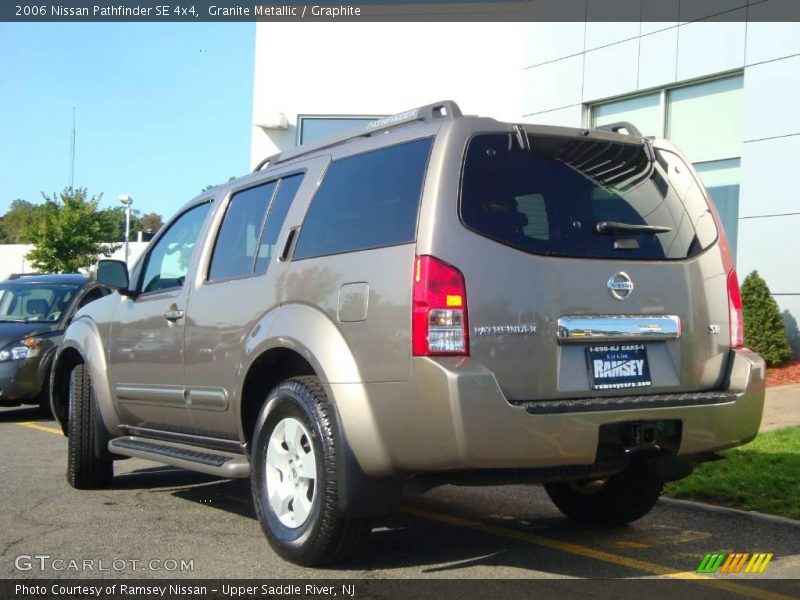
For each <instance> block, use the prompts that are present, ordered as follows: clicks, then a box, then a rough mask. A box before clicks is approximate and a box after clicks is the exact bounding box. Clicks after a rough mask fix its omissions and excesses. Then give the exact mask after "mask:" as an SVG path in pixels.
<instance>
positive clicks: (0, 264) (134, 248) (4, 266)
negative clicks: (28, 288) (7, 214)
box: [0, 242, 149, 281]
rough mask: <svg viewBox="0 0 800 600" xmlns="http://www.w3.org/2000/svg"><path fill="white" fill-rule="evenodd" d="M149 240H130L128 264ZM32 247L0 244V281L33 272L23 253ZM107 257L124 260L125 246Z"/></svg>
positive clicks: (134, 259)
mask: <svg viewBox="0 0 800 600" xmlns="http://www.w3.org/2000/svg"><path fill="white" fill-rule="evenodd" d="M148 243H149V242H131V243H130V260H129V261H128V264H130V265H133V263H135V262H136V260H137V259H138V258H139V256H141V254H142V252H144V249H145V248H147V244H148ZM32 248H33V246H32V245H30V244H0V281H2V280H5V279H8V276H9V275H11V274H12V273H35V272H36V269H34V268H33V266H32V265H31V263H30V261H28V260H27V259H26V258H25V255H26V254H28V252H30V251H31V249H32ZM108 258H115V259H117V260H125V247H124V246H122V247H121V248H120V249H119V250H117V251H116V252H114V253H113V254H112V255H111V256H109V257H108Z"/></svg>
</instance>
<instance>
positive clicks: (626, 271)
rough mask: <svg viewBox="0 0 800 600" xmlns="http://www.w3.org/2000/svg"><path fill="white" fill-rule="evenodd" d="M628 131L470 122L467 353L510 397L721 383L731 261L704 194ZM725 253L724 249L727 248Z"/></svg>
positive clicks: (464, 211)
mask: <svg viewBox="0 0 800 600" xmlns="http://www.w3.org/2000/svg"><path fill="white" fill-rule="evenodd" d="M669 148H670V147H669V146H668V145H666V146H664V147H662V148H661V149H658V148H653V146H652V145H651V144H650V143H649V142H645V141H643V140H642V139H640V138H636V137H633V136H623V135H612V134H594V133H593V134H591V135H587V136H581V135H575V136H563V135H549V134H545V135H543V134H541V133H534V132H533V131H528V132H526V131H525V130H522V129H521V128H517V131H516V132H512V133H510V134H506V133H486V134H477V135H474V136H473V137H472V138H471V139H470V141H469V143H468V145H467V150H466V156H465V160H464V163H463V172H462V180H461V193H460V204H459V212H460V218H461V223H462V225H463V226H464V227H466V228H467V230H469V232H471V233H470V237H471V239H470V242H469V244H468V248H466V249H464V250H463V251H462V252H459V253H458V255H457V256H455V257H449V258H451V259H452V260H453V263H454V264H455V265H456V266H457V267H458V268H459V269H461V271H462V272H463V274H464V277H465V282H466V296H467V300H468V310H469V326H470V345H469V350H470V355H471V356H472V357H473V358H475V359H476V360H478V361H480V362H481V363H482V364H484V365H485V366H486V367H488V368H489V369H491V371H492V372H493V373H494V374H495V376H496V378H497V381H498V383H499V384H500V386H501V388H502V389H503V391H504V393H505V394H506V396H507V398H508V399H509V400H510V401H518V402H523V401H530V400H545V399H560V398H580V397H588V396H613V395H631V394H636V395H638V394H650V393H672V392H684V391H685V392H690V391H702V390H709V389H715V388H718V387H719V386H720V385H721V384H722V381H723V378H724V373H725V368H726V362H727V356H728V354H729V352H728V351H729V348H730V343H729V307H728V273H726V268H725V266H724V264H723V263H724V261H723V252H722V251H721V249H720V244H719V243H718V240H719V233H718V226H717V224H716V222H715V217H714V213H713V212H712V210H711V209H710V207H709V205H708V203H707V194H706V192H705V190H704V189H703V187H702V185H701V184H700V183H699V182H698V181H697V178H696V177H695V175H694V174H693V171H692V169H691V168H690V167H689V166H688V165H686V163H685V162H684V161H683V159H682V158H681V157H680V155H679V154H678V153H677V152H674V151H671V149H669ZM725 251H727V250H725Z"/></svg>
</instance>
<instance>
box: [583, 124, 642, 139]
mask: <svg viewBox="0 0 800 600" xmlns="http://www.w3.org/2000/svg"><path fill="white" fill-rule="evenodd" d="M595 129H599V130H601V131H610V132H611V133H621V132H622V131H623V130H625V132H626V133H627V134H628V135H632V136H634V137H644V136H643V135H642V132H641V131H639V128H638V127H636V125H634V124H633V123H629V122H628V121H617V122H616V123H609V124H608V125H598V126H597V127H595Z"/></svg>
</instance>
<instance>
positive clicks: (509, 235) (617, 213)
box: [459, 134, 716, 260]
mask: <svg viewBox="0 0 800 600" xmlns="http://www.w3.org/2000/svg"><path fill="white" fill-rule="evenodd" d="M672 156H675V155H672ZM675 158H677V157H675ZM659 162H661V163H664V162H665V161H664V157H659V161H657V162H656V163H651V162H650V161H649V160H648V158H647V154H646V153H645V150H644V148H643V147H641V146H639V145H637V144H621V143H613V142H605V141H599V140H590V139H583V138H566V137H555V136H531V150H523V149H521V148H520V147H519V146H518V145H516V144H515V143H514V140H512V139H511V137H510V136H509V135H506V134H482V135H477V136H475V137H473V138H472V139H471V140H470V142H469V144H468V147H467V151H466V157H465V161H464V168H463V173H462V181H461V200H460V209H459V210H460V216H461V220H462V222H463V223H464V225H466V226H467V227H468V228H470V229H472V230H473V231H475V232H477V233H479V234H481V235H483V236H485V237H488V238H491V239H493V240H496V241H498V242H500V243H503V244H506V245H509V246H513V247H515V248H517V249H519V250H523V251H525V252H531V253H535V254H546V255H554V256H567V257H590V258H607V259H638V260H679V259H685V258H687V257H690V256H693V255H695V254H697V253H699V252H701V251H702V250H704V249H706V248H708V247H709V246H710V245H711V244H713V243H714V241H715V240H716V229H715V227H714V224H713V219H712V218H711V215H710V211H709V209H708V205H707V203H706V201H705V196H704V194H703V190H702V187H700V186H699V185H697V184H695V185H694V186H690V187H688V188H684V189H682V190H681V189H680V187H676V186H675V185H673V182H672V181H671V179H670V175H669V172H668V171H669V169H668V167H667V168H666V169H665V168H664V166H666V165H664V166H662V164H659ZM686 171H687V172H688V167H687V168H686ZM603 224H605V226H604V225H603ZM624 226H629V227H627V228H626V227H624ZM653 228H656V229H653ZM648 229H649V231H648Z"/></svg>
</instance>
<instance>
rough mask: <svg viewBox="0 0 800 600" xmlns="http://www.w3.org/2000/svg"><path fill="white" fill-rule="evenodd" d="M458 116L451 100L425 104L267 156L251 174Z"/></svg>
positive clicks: (457, 109) (458, 111) (458, 112)
mask: <svg viewBox="0 0 800 600" xmlns="http://www.w3.org/2000/svg"><path fill="white" fill-rule="evenodd" d="M460 116H462V115H461V109H460V108H459V107H458V104H456V103H455V102H453V101H452V100H442V101H441V102H434V103H433V104H426V105H425V106H420V107H419V108H413V109H411V110H407V111H404V112H401V113H397V114H396V115H391V116H389V117H383V118H381V119H376V120H375V121H372V122H370V123H367V124H366V125H360V126H358V127H354V128H352V129H348V130H347V131H345V132H344V133H341V134H338V135H336V136H333V137H330V138H326V139H324V140H322V141H320V142H315V143H313V144H306V145H302V146H298V147H297V148H292V149H291V150H287V151H286V152H281V153H279V154H273V155H272V156H269V157H267V158H265V159H264V160H262V161H261V162H260V163H258V164H257V165H256V167H255V168H254V169H253V173H256V172H258V171H260V170H261V169H263V168H264V167H265V166H267V165H275V164H278V163H280V162H284V161H287V160H289V159H292V158H297V157H298V156H303V155H304V154H310V153H311V152H316V151H317V150H323V149H325V148H330V147H331V146H336V145H337V144H341V143H342V142H345V141H347V140H350V139H353V138H357V137H366V136H370V135H372V134H373V133H378V132H380V131H386V130H387V129H392V128H393V127H397V126H398V125H407V124H409V123H416V122H417V121H423V122H425V123H428V122H430V121H435V120H437V119H455V118H457V117H460Z"/></svg>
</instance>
